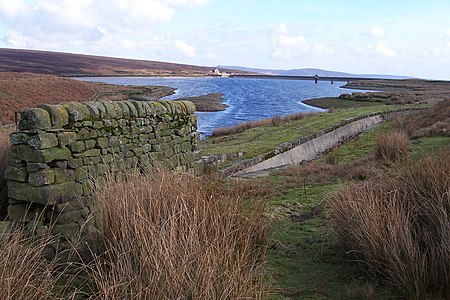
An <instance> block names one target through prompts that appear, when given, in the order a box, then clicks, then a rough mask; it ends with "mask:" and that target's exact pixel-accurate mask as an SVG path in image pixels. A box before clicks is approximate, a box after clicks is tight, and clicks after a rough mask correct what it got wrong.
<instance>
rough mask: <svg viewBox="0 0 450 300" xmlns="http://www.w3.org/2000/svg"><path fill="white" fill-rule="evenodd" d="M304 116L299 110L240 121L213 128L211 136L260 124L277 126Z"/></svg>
mask: <svg viewBox="0 0 450 300" xmlns="http://www.w3.org/2000/svg"><path fill="white" fill-rule="evenodd" d="M305 116H306V114H305V113H303V112H299V113H294V114H290V115H286V116H274V117H272V118H267V119H260V120H255V121H248V122H243V123H240V124H238V125H235V126H229V127H219V128H217V129H214V130H213V132H212V136H213V137H219V136H225V135H230V134H236V133H240V132H243V131H245V130H248V129H251V128H256V127H261V126H269V125H272V126H275V127H278V126H280V125H281V124H283V123H287V122H291V121H295V120H300V119H303V118H304V117H305Z"/></svg>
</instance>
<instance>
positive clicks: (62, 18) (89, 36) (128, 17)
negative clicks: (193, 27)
mask: <svg viewBox="0 0 450 300" xmlns="http://www.w3.org/2000/svg"><path fill="white" fill-rule="evenodd" d="M208 1H209V0H76V1H74V0H36V1H33V2H30V1H27V0H0V25H3V27H6V28H9V30H8V31H7V32H6V34H5V36H4V37H3V39H4V40H5V41H6V43H7V45H6V46H13V47H19V46H20V47H22V48H35V49H47V50H61V49H64V48H65V49H67V48H68V47H67V46H68V45H85V47H84V48H89V47H94V46H95V47H100V45H99V43H100V42H101V41H104V39H105V36H106V35H116V37H115V39H117V43H118V44H120V41H121V40H123V38H124V36H125V35H126V36H127V39H128V40H129V41H133V40H136V37H137V36H139V38H140V39H141V40H142V39H148V38H151V36H152V34H153V33H152V32H153V28H154V26H155V24H157V23H161V22H167V21H170V20H171V18H172V17H173V15H174V14H175V12H176V10H177V9H182V8H183V7H196V6H199V5H203V4H205V3H207V2H208ZM0 38H1V37H0ZM172 41H173V39H172ZM126 45H128V44H127V43H125V45H123V46H125V47H126ZM49 47H50V48H49ZM185 48H186V49H185V50H184V52H185V53H189V55H192V53H193V52H192V48H189V47H185ZM105 49H107V48H105ZM194 50H195V49H194ZM194 52H195V51H194Z"/></svg>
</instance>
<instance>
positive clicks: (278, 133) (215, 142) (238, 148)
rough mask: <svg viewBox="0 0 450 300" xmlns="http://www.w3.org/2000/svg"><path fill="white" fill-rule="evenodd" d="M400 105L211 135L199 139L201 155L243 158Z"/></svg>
mask: <svg viewBox="0 0 450 300" xmlns="http://www.w3.org/2000/svg"><path fill="white" fill-rule="evenodd" d="M404 107H417V106H416V105H414V106H387V105H378V106H373V107H372V106H371V107H358V108H353V109H346V110H341V111H333V112H325V113H319V114H311V115H306V116H305V117H304V118H301V119H299V120H294V121H291V122H286V123H282V124H280V125H279V126H273V124H271V123H270V124H266V125H264V126H258V127H255V128H251V129H249V130H245V131H243V132H241V133H238V134H232V135H229V136H220V137H217V138H214V137H211V138H208V139H205V140H204V141H202V142H201V151H202V155H211V154H223V153H229V154H231V153H238V152H244V156H243V158H251V157H255V156H257V155H260V154H264V153H267V152H269V151H270V150H272V149H274V148H275V147H276V146H278V145H280V144H282V143H285V142H290V141H295V140H297V139H299V138H301V137H305V136H307V135H309V134H313V133H315V132H317V131H319V130H321V129H325V128H328V127H331V126H333V125H335V124H337V123H339V122H342V121H344V120H346V119H348V118H355V117H359V116H364V115H367V114H369V113H373V112H386V111H391V110H395V109H399V108H404Z"/></svg>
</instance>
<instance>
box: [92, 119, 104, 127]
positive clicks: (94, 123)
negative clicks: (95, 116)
mask: <svg viewBox="0 0 450 300" xmlns="http://www.w3.org/2000/svg"><path fill="white" fill-rule="evenodd" d="M92 127H94V129H102V128H103V127H105V125H104V124H103V121H94V122H93V125H92Z"/></svg>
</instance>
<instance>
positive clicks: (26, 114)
mask: <svg viewBox="0 0 450 300" xmlns="http://www.w3.org/2000/svg"><path fill="white" fill-rule="evenodd" d="M51 126H52V122H51V120H50V114H49V113H48V111H46V110H45V109H43V108H32V109H28V110H24V111H22V112H21V113H20V122H19V129H20V130H30V129H43V130H45V129H50V128H51Z"/></svg>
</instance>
